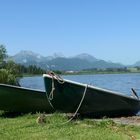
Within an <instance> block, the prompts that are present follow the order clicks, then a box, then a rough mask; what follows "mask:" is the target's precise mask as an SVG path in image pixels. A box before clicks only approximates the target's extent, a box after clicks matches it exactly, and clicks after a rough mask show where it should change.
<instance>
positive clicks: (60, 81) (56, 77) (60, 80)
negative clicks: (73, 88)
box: [48, 71, 65, 101]
mask: <svg viewBox="0 0 140 140" xmlns="http://www.w3.org/2000/svg"><path fill="white" fill-rule="evenodd" d="M49 75H50V76H52V90H51V92H50V94H49V97H48V98H49V100H50V101H51V100H53V97H54V90H55V86H54V78H55V79H56V80H57V81H58V83H60V84H64V83H65V81H64V80H63V78H61V77H60V76H59V75H57V74H55V73H54V72H52V71H50V72H49Z"/></svg>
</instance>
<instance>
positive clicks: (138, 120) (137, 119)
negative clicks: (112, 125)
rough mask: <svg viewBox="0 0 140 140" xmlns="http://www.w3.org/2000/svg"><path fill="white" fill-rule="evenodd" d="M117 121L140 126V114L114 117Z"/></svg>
mask: <svg viewBox="0 0 140 140" xmlns="http://www.w3.org/2000/svg"><path fill="white" fill-rule="evenodd" d="M112 120H113V121H114V122H116V123H121V124H128V125H137V126H140V116H131V117H120V118H112Z"/></svg>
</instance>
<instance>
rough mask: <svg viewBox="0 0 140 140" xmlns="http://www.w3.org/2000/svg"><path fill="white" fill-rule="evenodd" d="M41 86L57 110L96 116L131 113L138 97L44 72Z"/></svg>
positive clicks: (139, 107) (139, 106)
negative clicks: (43, 86) (43, 84)
mask: <svg viewBox="0 0 140 140" xmlns="http://www.w3.org/2000/svg"><path fill="white" fill-rule="evenodd" d="M43 77H44V82H45V89H46V93H47V95H48V98H49V99H50V102H51V104H52V106H53V107H54V108H55V109H56V110H58V111H61V112H67V113H75V112H76V111H77V110H78V111H77V112H78V113H80V114H83V115H91V116H95V117H99V116H109V117H110V116H111V117H112V116H127V115H129V116H130V115H135V114H136V113H138V111H139V110H140V100H139V98H138V96H137V95H136V93H135V94H134V95H133V96H127V95H123V94H121V93H118V92H114V91H110V90H106V89H102V88H99V87H95V86H91V85H87V84H81V83H78V82H74V81H70V80H65V79H60V78H59V77H58V76H56V75H54V74H52V75H48V74H44V75H43Z"/></svg>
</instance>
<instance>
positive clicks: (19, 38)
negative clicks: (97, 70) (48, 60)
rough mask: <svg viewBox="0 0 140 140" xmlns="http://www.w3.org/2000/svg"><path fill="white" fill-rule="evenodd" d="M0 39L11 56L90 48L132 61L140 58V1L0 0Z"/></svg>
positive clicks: (77, 51) (111, 57) (101, 55)
mask: <svg viewBox="0 0 140 140" xmlns="http://www.w3.org/2000/svg"><path fill="white" fill-rule="evenodd" d="M0 44H4V45H5V46H6V48H7V51H8V54H10V55H14V54H16V53H17V52H19V51H20V50H31V51H33V52H36V53H40V54H42V55H43V56H48V55H52V54H53V53H63V54H64V55H65V56H74V55H77V54H80V53H89V54H91V55H93V56H95V57H97V58H99V59H104V60H107V61H108V60H110V61H113V62H121V63H123V64H133V63H135V62H136V61H138V60H140V1H139V0H0Z"/></svg>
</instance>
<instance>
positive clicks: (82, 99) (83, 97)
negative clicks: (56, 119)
mask: <svg viewBox="0 0 140 140" xmlns="http://www.w3.org/2000/svg"><path fill="white" fill-rule="evenodd" d="M87 88H88V84H87V85H86V87H85V90H84V93H83V96H82V98H81V101H80V103H79V105H78V107H77V109H76V111H75V113H74V115H73V116H72V117H71V118H70V119H69V120H68V121H66V122H64V123H62V124H66V123H69V122H71V121H72V120H73V119H74V118H75V116H76V115H77V113H78V111H79V109H80V107H81V105H82V103H83V101H84V99H85V95H86V91H87Z"/></svg>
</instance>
